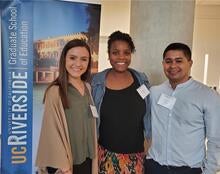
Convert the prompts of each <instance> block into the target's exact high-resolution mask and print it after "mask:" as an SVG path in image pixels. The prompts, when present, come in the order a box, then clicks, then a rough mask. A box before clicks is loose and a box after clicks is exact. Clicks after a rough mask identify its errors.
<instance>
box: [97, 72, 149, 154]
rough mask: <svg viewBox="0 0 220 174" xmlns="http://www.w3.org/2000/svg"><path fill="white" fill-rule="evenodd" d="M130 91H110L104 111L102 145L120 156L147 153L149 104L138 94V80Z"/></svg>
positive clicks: (100, 128)
mask: <svg viewBox="0 0 220 174" xmlns="http://www.w3.org/2000/svg"><path fill="white" fill-rule="evenodd" d="M133 79H134V82H133V83H132V84H131V85H130V86H129V87H127V88H124V89H121V90H112V89H109V88H107V87H106V91H105V95H104V97H103V102H102V105H101V109H100V118H101V122H100V127H99V133H100V135H99V144H100V145H102V146H103V147H104V148H106V149H108V150H109V151H112V152H116V153H137V152H143V151H144V132H143V129H144V123H143V117H144V114H145V112H146V105H145V101H144V100H143V99H142V98H141V96H140V95H139V94H138V92H137V90H136V89H137V88H138V87H139V83H138V80H137V79H136V77H135V76H134V75H133Z"/></svg>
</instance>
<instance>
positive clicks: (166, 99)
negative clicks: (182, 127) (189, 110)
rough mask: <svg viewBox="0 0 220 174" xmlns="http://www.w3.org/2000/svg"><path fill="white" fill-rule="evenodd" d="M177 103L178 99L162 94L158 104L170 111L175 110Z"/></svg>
mask: <svg viewBox="0 0 220 174" xmlns="http://www.w3.org/2000/svg"><path fill="white" fill-rule="evenodd" d="M175 103H176V98H175V97H172V96H169V95H166V94H161V95H160V98H159V100H158V102H157V104H159V105H161V106H163V107H165V108H167V109H170V110H171V109H173V106H174V104H175Z"/></svg>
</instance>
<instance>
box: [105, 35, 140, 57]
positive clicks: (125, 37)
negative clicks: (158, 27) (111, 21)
mask: <svg viewBox="0 0 220 174" xmlns="http://www.w3.org/2000/svg"><path fill="white" fill-rule="evenodd" d="M118 40H120V41H125V42H127V43H128V45H129V47H130V49H131V52H132V53H134V52H135V51H136V50H135V46H134V42H133V40H132V38H131V36H130V35H129V34H127V33H123V32H121V31H115V32H113V33H112V34H111V35H110V36H109V37H108V53H110V49H111V45H112V43H113V42H114V41H118Z"/></svg>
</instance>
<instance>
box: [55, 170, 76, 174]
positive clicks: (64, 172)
mask: <svg viewBox="0 0 220 174" xmlns="http://www.w3.org/2000/svg"><path fill="white" fill-rule="evenodd" d="M55 174H72V172H71V169H59V170H57V172H56V173H55Z"/></svg>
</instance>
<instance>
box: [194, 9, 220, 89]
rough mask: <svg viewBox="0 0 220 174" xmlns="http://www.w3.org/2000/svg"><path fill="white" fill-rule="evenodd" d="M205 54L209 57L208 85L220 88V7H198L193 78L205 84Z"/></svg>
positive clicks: (195, 25) (195, 26)
mask: <svg viewBox="0 0 220 174" xmlns="http://www.w3.org/2000/svg"><path fill="white" fill-rule="evenodd" d="M205 54H208V55H209V64H208V74H207V85H208V86H217V87H218V88H219V80H220V68H219V65H220V5H197V6H196V12H195V23H194V35H193V59H194V63H193V67H192V76H193V77H194V78H195V79H197V80H199V81H201V82H203V74H204V62H205Z"/></svg>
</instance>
